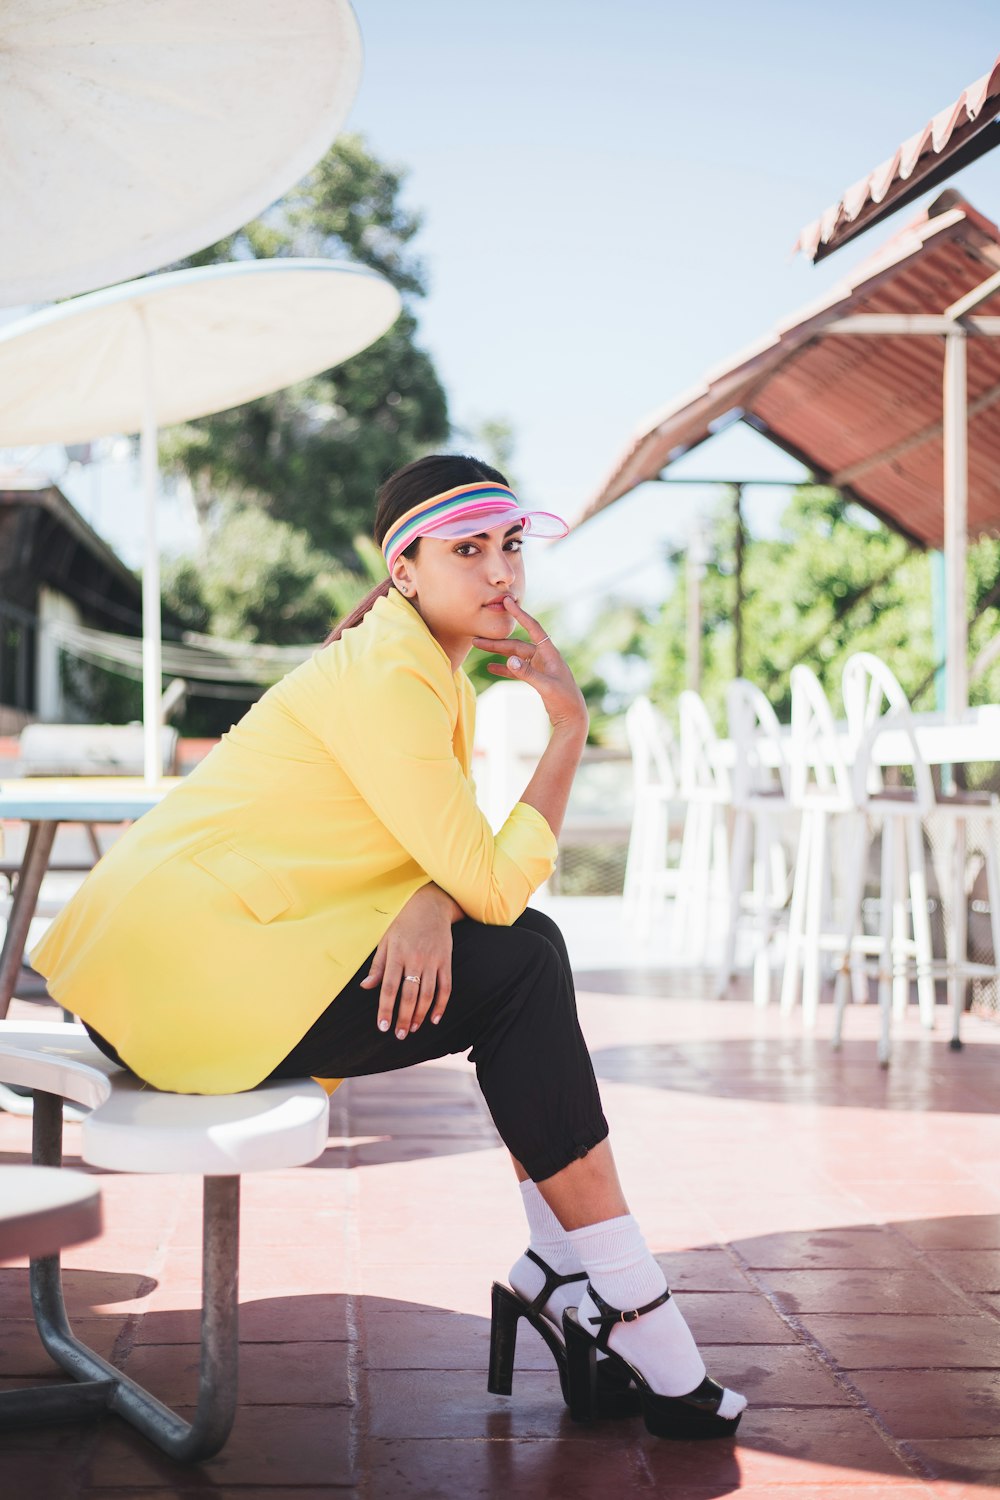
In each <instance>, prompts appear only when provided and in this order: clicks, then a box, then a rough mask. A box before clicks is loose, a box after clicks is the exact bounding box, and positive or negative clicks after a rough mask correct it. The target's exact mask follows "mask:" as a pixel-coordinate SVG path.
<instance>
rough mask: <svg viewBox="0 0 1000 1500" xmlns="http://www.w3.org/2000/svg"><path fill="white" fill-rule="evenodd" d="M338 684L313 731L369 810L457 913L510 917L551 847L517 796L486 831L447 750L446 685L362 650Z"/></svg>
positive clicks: (450, 723) (450, 709)
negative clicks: (332, 708) (333, 704)
mask: <svg viewBox="0 0 1000 1500" xmlns="http://www.w3.org/2000/svg"><path fill="white" fill-rule="evenodd" d="M340 687H341V692H340V693H339V694H338V695H337V697H338V701H337V712H336V713H335V714H333V715H331V716H330V719H329V720H328V721H327V722H325V723H324V725H323V727H322V731H321V733H322V737H323V739H324V742H325V744H326V745H327V748H328V749H329V750H330V751H331V753H332V754H333V755H334V756H335V757H336V759H337V760H338V761H339V762H340V764H341V766H342V767H343V769H344V771H345V772H346V774H347V775H348V776H349V777H350V779H351V781H352V782H353V783H354V786H355V787H356V788H357V790H358V792H359V793H360V795H361V796H362V797H363V798H364V799H365V801H366V802H367V803H368V805H369V807H371V809H372V811H373V813H374V814H375V816H376V817H377V818H378V819H379V820H380V822H382V823H383V824H384V825H385V827H386V828H388V829H389V831H390V833H392V835H393V837H394V838H396V839H397V840H398V841H399V843H400V844H401V845H402V847H403V848H404V849H405V850H406V851H407V853H408V854H409V855H410V856H411V858H412V859H414V860H415V861H416V863H417V864H418V865H419V866H420V868H421V869H422V870H425V871H426V873H427V874H428V875H429V876H430V878H431V880H433V881H434V882H435V883H436V884H437V885H439V886H440V887H441V888H442V890H445V891H447V892H448V894H449V895H450V896H453V897H454V899H455V900H456V901H457V902H458V904H459V905H460V906H461V908H462V910H463V911H464V912H465V913H466V915H467V916H469V917H472V918H473V919H474V920H475V921H478V922H487V923H491V924H493V925H496V926H508V925H509V924H510V923H512V922H514V921H516V920H517V918H518V917H519V916H520V915H521V913H522V912H523V911H524V908H525V906H526V905H527V903H528V898H529V897H530V896H531V894H532V892H533V891H535V890H536V889H537V888H538V886H540V885H541V884H542V882H543V881H545V880H547V879H548V877H549V876H550V875H551V873H552V870H553V867H554V865H555V860H556V853H557V850H558V845H557V843H556V840H555V837H554V835H553V833H552V830H551V829H550V827H549V825H548V823H547V822H546V821H545V819H544V818H543V817H542V815H541V813H540V812H538V811H537V810H536V809H535V808H533V807H528V806H527V804H526V803H523V802H519V803H518V804H517V806H516V807H515V808H514V809H513V811H512V812H511V814H510V816H509V818H508V819H507V821H506V822H505V823H504V825H503V827H502V828H501V829H500V831H499V832H498V833H497V834H496V835H494V833H493V831H492V829H491V828H490V825H489V823H488V822H487V821H486V818H485V817H484V816H483V814H482V812H481V811H480V809H479V806H478V805H477V803H476V797H475V789H474V787H473V785H472V782H471V780H470V779H469V777H468V776H467V775H466V773H465V770H464V768H463V766H462V765H461V763H460V761H459V760H458V757H457V756H456V754H455V751H454V742H453V732H454V725H455V712H456V707H457V705H456V702H455V685H454V683H453V682H452V681H450V680H448V681H445V680H444V676H443V674H441V680H440V681H438V680H437V674H435V673H434V672H433V671H431V670H424V669H423V668H422V665H421V664H420V663H419V662H415V663H414V662H406V663H403V662H400V661H399V660H398V658H397V659H396V660H394V661H393V662H391V664H379V663H376V662H373V661H372V660H371V659H370V658H368V659H367V660H366V661H365V662H364V663H360V662H359V663H358V664H357V665H356V667H355V669H354V670H353V671H351V672H350V673H348V674H345V677H343V678H341V682H340Z"/></svg>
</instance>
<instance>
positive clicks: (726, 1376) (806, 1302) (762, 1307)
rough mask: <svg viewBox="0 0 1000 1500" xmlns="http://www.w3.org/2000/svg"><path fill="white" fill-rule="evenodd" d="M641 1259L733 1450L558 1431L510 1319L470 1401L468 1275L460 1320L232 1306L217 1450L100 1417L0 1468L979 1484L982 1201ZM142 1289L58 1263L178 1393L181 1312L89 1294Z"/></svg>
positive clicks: (989, 1465)
mask: <svg viewBox="0 0 1000 1500" xmlns="http://www.w3.org/2000/svg"><path fill="white" fill-rule="evenodd" d="M276 1253H277V1252H276ZM660 1259H661V1261H662V1263H663V1265H664V1268H665V1270H666V1272H667V1275H668V1278H669V1279H670V1281H671V1284H672V1285H673V1286H674V1288H675V1290H676V1291H677V1292H678V1295H679V1298H681V1299H682V1306H683V1308H684V1310H685V1312H686V1314H687V1316H688V1319H689V1321H690V1322H691V1324H692V1327H693V1328H694V1330H695V1333H696V1335H697V1337H698V1338H699V1342H700V1343H701V1345H702V1347H703V1349H704V1350H705V1353H706V1357H707V1360H708V1362H709V1367H710V1368H711V1369H712V1370H713V1372H714V1373H715V1374H716V1375H717V1376H718V1377H719V1378H721V1379H723V1380H725V1381H727V1382H729V1383H731V1384H733V1385H734V1386H736V1387H737V1388H739V1389H743V1390H745V1391H746V1393H747V1395H748V1396H749V1398H750V1401H751V1409H750V1411H749V1412H748V1414H747V1416H746V1418H745V1419H744V1422H743V1425H742V1427H741V1430H740V1432H739V1435H738V1439H737V1442H736V1443H735V1445H734V1444H733V1443H732V1442H718V1443H690V1444H684V1443H682V1444H677V1443H667V1442H660V1441H657V1440H656V1439H653V1438H651V1437H650V1436H649V1435H648V1434H647V1433H646V1432H645V1429H644V1427H643V1425H642V1422H641V1420H640V1419H638V1418H631V1419H627V1420H624V1421H618V1422H613V1423H612V1422H604V1423H601V1424H598V1425H597V1426H595V1427H593V1428H584V1427H579V1426H577V1425H576V1424H574V1423H572V1422H571V1421H570V1420H569V1417H568V1415H567V1413H566V1410H565V1407H564V1406H563V1403H562V1399H561V1396H560V1390H559V1382H558V1379H557V1378H556V1375H555V1371H554V1368H553V1366H552V1363H551V1360H550V1356H549V1354H548V1352H547V1350H546V1348H545V1346H544V1345H543V1344H542V1342H541V1341H540V1340H539V1339H538V1337H537V1335H535V1334H534V1332H533V1331H532V1330H531V1329H530V1328H528V1327H527V1326H526V1325H524V1324H522V1325H520V1327H521V1332H520V1338H519V1344H518V1358H517V1367H516V1373H515V1382H514V1391H513V1395H512V1396H511V1397H509V1398H503V1397H493V1396H490V1395H488V1394H487V1392H486V1379H485V1372H486V1366H487V1359H488V1349H489V1321H488V1317H487V1315H486V1308H487V1305H488V1297H489V1280H490V1270H491V1269H492V1268H484V1275H483V1295H482V1304H483V1314H482V1315H481V1316H475V1315H470V1314H463V1313H457V1312H454V1311H451V1310H449V1309H448V1308H446V1307H442V1306H433V1305H428V1304H426V1303H418V1302H413V1301H406V1300H402V1299H397V1298H391V1297H385V1296H378V1295H374V1294H367V1295H363V1296H358V1297H351V1298H348V1297H345V1296H338V1295H332V1294H331V1295H329V1296H323V1295H311V1296H301V1297H289V1296H273V1297H264V1298H260V1299H253V1300H248V1301H246V1302H245V1303H244V1306H243V1308H242V1310H241V1344H242V1352H241V1397H240V1402H241V1405H240V1413H239V1416H238V1418H237V1422H236V1426H235V1428H234V1431H233V1434H232V1436H231V1438H230V1441H229V1443H228V1444H227V1446H226V1448H225V1449H224V1450H223V1453H222V1454H221V1455H219V1456H218V1457H217V1458H216V1459H213V1460H211V1461H210V1462H209V1463H207V1464H205V1465H202V1466H200V1467H198V1468H196V1469H190V1468H182V1467H180V1466H178V1465H176V1464H174V1463H172V1462H170V1461H168V1460H167V1459H165V1458H163V1457H162V1456H161V1455H159V1454H158V1453H156V1452H155V1450H153V1449H152V1448H150V1447H149V1445H148V1444H146V1443H145V1442H144V1441H143V1440H142V1439H140V1438H138V1437H137V1436H136V1435H135V1434H134V1433H132V1432H130V1431H129V1430H128V1429H127V1428H126V1427H125V1426H124V1425H123V1424H122V1423H120V1422H119V1420H118V1419H117V1418H115V1417H109V1418H106V1419H104V1420H103V1421H102V1422H101V1423H100V1424H97V1425H96V1426H94V1427H92V1428H88V1429H85V1428H82V1427H80V1426H66V1427H60V1428H51V1429H47V1430H45V1429H33V1430H32V1429H26V1430H24V1431H22V1432H19V1433H15V1434H4V1435H2V1436H0V1468H2V1469H3V1472H4V1475H5V1478H6V1477H9V1478H10V1480H11V1481H13V1479H14V1478H15V1477H20V1478H22V1479H23V1480H24V1482H27V1481H28V1480H29V1479H32V1480H33V1481H34V1483H33V1489H32V1492H33V1493H44V1494H45V1495H46V1500H62V1497H63V1496H66V1497H69V1496H73V1497H86V1496H88V1495H89V1494H91V1493H92V1492H93V1493H94V1494H95V1495H96V1493H97V1492H100V1493H101V1494H103V1493H104V1492H105V1491H110V1490H112V1489H116V1490H122V1489H123V1488H124V1489H129V1487H134V1488H135V1489H140V1488H141V1489H147V1488H148V1489H151V1490H157V1489H159V1490H160V1492H161V1493H163V1492H165V1491H166V1490H167V1489H168V1488H169V1492H170V1493H171V1494H181V1493H184V1494H202V1493H209V1492H211V1491H213V1490H219V1489H221V1488H223V1487H224V1488H225V1491H226V1493H227V1494H232V1493H233V1492H234V1490H235V1489H242V1488H243V1487H250V1488H253V1489H254V1491H255V1492H258V1491H260V1492H261V1493H266V1491H267V1489H268V1488H269V1487H274V1488H275V1489H277V1488H279V1487H286V1488H287V1487H289V1486H303V1487H305V1486H310V1487H315V1488H316V1490H317V1492H322V1493H327V1492H328V1487H331V1486H332V1487H334V1488H337V1487H339V1486H348V1487H353V1486H357V1487H358V1489H359V1490H360V1492H361V1493H363V1494H364V1495H365V1496H367V1497H369V1500H383V1497H384V1500H390V1497H391V1500H405V1497H413V1500H416V1497H418V1496H421V1497H430V1496H434V1497H438V1500H447V1497H452V1496H454V1497H455V1500H459V1497H461V1500H469V1497H474V1496H483V1497H496V1496H500V1495H503V1494H507V1493H510V1494H516V1495H518V1496H525V1497H539V1500H541V1497H548V1496H557V1495H558V1496H561V1495H573V1496H574V1497H575V1496H577V1495H579V1496H581V1497H597V1496H598V1495H601V1496H604V1495H607V1494H608V1493H612V1494H614V1493H619V1494H620V1493H623V1492H627V1493H628V1494H630V1495H631V1494H633V1493H634V1494H647V1493H648V1494H655V1493H660V1494H671V1495H679V1494H683V1495H684V1496H685V1497H692V1500H713V1497H721V1496H724V1495H728V1494H731V1493H733V1492H734V1491H736V1490H738V1489H749V1490H750V1491H751V1492H752V1493H753V1494H754V1495H755V1496H760V1495H764V1494H769V1493H771V1492H772V1487H774V1486H784V1485H794V1484H798V1485H800V1486H803V1489H802V1491H801V1493H805V1488H806V1487H808V1488H809V1492H810V1493H811V1492H812V1490H811V1487H812V1486H813V1485H826V1486H833V1485H838V1486H840V1488H838V1489H837V1490H836V1491H835V1493H836V1494H837V1495H838V1497H839V1496H841V1495H846V1494H847V1493H848V1491H849V1490H851V1489H852V1488H853V1486H854V1485H857V1487H858V1489H859V1491H860V1490H862V1489H865V1490H866V1491H867V1492H868V1493H869V1494H874V1490H872V1489H871V1488H870V1487H871V1486H872V1485H878V1484H880V1483H882V1484H886V1485H892V1486H894V1485H896V1484H898V1483H899V1482H900V1481H901V1480H906V1479H910V1480H916V1481H920V1480H925V1481H930V1480H934V1479H947V1480H957V1481H961V1482H964V1483H965V1484H967V1485H971V1486H977V1487H978V1486H980V1485H982V1486H989V1485H996V1484H997V1483H998V1482H1000V1438H998V1437H997V1436H996V1410H997V1401H998V1397H1000V1340H998V1339H997V1337H996V1333H997V1320H996V1316H995V1312H994V1308H995V1306H996V1304H997V1298H998V1296H1000V1216H997V1215H977V1216H966V1217H964V1218H938V1219H920V1220H907V1221H900V1222H897V1223H893V1224H888V1225H873V1224H857V1225H851V1226H849V1227H846V1228H845V1227H841V1228H834V1229H816V1230H811V1231H805V1232H797V1233H789V1234H771V1235H763V1236H757V1237H753V1238H748V1239H743V1240H740V1241H736V1242H733V1243H731V1244H726V1245H702V1246H696V1247H692V1248H691V1249H688V1250H682V1251H678V1252H673V1253H670V1254H666V1255H663V1256H661V1257H660ZM377 1274H378V1273H377ZM387 1274H391V1273H387ZM404 1274H405V1267H403V1266H401V1267H400V1269H399V1277H400V1279H402V1277H403V1276H404ZM26 1280H27V1273H26V1272H25V1271H23V1270H8V1271H5V1272H3V1273H2V1274H0V1296H2V1300H0V1310H2V1312H3V1314H4V1326H5V1336H4V1340H3V1342H2V1345H0V1386H7V1387H9V1386H11V1385H13V1384H17V1383H20V1381H22V1380H34V1381H44V1380H45V1378H46V1377H45V1371H46V1369H50V1368H51V1367H50V1366H49V1365H48V1362H47V1358H46V1356H45V1355H44V1354H43V1353H42V1352H41V1350H40V1349H39V1348H38V1346H37V1344H36V1343H35V1342H34V1340H33V1329H32V1325H31V1322H30V1313H29V1307H28V1299H27V1286H26ZM164 1283H165V1284H169V1272H168V1274H167V1275H166V1276H165V1277H164ZM154 1287H155V1282H153V1281H152V1280H151V1279H150V1278H137V1277H130V1276H128V1275H123V1274H121V1273H116V1274H110V1273H107V1274H106V1273H101V1272H96V1271H94V1272H70V1273H67V1292H68V1302H69V1305H70V1309H71V1313H72V1315H73V1317H74V1318H75V1319H76V1320H77V1321H78V1322H79V1324H80V1325H81V1331H83V1328H84V1325H86V1334H87V1337H88V1339H89V1340H90V1341H91V1342H92V1343H94V1344H95V1345H96V1347H98V1348H99V1349H102V1351H103V1350H104V1349H106V1350H107V1352H108V1353H109V1354H112V1353H113V1355H114V1357H115V1358H116V1359H124V1361H125V1367H126V1368H127V1369H128V1371H129V1373H130V1374H132V1375H134V1376H135V1377H136V1378H137V1379H139V1380H141V1381H142V1382H143V1383H144V1384H146V1385H148V1386H149V1387H150V1388H151V1389H152V1390H154V1391H155V1393H156V1394H157V1395H159V1396H160V1397H161V1398H162V1399H164V1400H165V1401H167V1402H169V1403H170V1404H172V1405H177V1406H179V1407H183V1404H184V1403H185V1402H188V1403H190V1401H191V1399H192V1395H193V1392H194V1389H195V1382H196V1378H197V1350H196V1340H197V1336H198V1328H197V1315H196V1313H195V1312H194V1310H193V1309H187V1310H171V1311H167V1310H163V1311H159V1310H153V1311H150V1312H148V1313H146V1314H145V1315H140V1316H138V1317H133V1318H131V1319H126V1318H125V1317H123V1315H122V1313H121V1312H116V1311H114V1310H112V1311H106V1309H108V1308H111V1309H114V1308H115V1307H116V1306H118V1305H120V1304H122V1303H125V1302H127V1301H130V1300H131V1299H133V1298H136V1297H141V1296H145V1295H148V1294H149V1292H150V1291H152V1289H153V1288H154ZM991 1299H992V1300H991ZM53 1378H54V1377H53ZM852 1476H853V1477H852ZM623 1487H624V1490H623ZM130 1492H131V1490H130ZM795 1493H799V1491H795ZM830 1493H834V1491H830Z"/></svg>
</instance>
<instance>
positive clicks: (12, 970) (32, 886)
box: [0, 821, 59, 1020]
mask: <svg viewBox="0 0 1000 1500" xmlns="http://www.w3.org/2000/svg"><path fill="white" fill-rule="evenodd" d="M58 827H59V824H58V822H48V821H46V822H38V823H31V824H29V832H28V845H27V848H26V849H25V851H24V859H23V860H22V861H21V870H20V873H19V875H18V877H17V887H16V889H15V891H14V900H13V902H12V903H11V908H10V916H9V917H8V918H7V931H6V933H5V934H4V940H3V948H2V949H0V1020H2V1019H3V1018H4V1016H5V1015H6V1014H7V1009H8V1007H9V1005H10V1002H11V997H12V996H13V994H14V986H15V985H16V984H17V976H18V975H19V974H20V972H21V960H22V958H23V957H24V949H25V944H26V943H27V941H28V928H29V927H30V926H31V919H32V917H33V916H34V915H35V907H36V906H37V905H38V892H39V891H40V890H41V886H42V881H43V879H44V878H45V872H46V870H47V869H48V867H49V859H50V858H51V855H52V845H53V843H54V842H55V837H56V829H57V828H58Z"/></svg>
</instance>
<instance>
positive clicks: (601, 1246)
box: [566, 1214, 746, 1417]
mask: <svg viewBox="0 0 1000 1500" xmlns="http://www.w3.org/2000/svg"><path fill="white" fill-rule="evenodd" d="M566 1237H567V1239H568V1240H569V1241H570V1243H571V1245H572V1246H573V1249H574V1250H575V1251H576V1253H577V1254H578V1255H579V1257H580V1259H581V1261H582V1262H583V1264H584V1266H585V1267H586V1270H587V1275H588V1276H589V1277H590V1282H591V1285H592V1286H593V1288H594V1290H595V1292H597V1294H598V1296H599V1297H603V1299H604V1301H605V1302H607V1303H609V1304H610V1305H611V1306H612V1307H617V1308H620V1309H622V1310H623V1311H626V1310H628V1309H631V1308H637V1307H644V1306H645V1305H646V1303H647V1302H652V1301H653V1300H654V1299H655V1298H656V1297H659V1296H660V1294H661V1293H662V1292H664V1291H666V1287H667V1283H666V1278H665V1277H664V1275H663V1272H662V1271H661V1270H660V1267H659V1266H658V1265H657V1264H656V1261H655V1260H654V1259H653V1257H652V1256H651V1255H650V1253H649V1250H648V1248H647V1246H646V1241H645V1240H644V1239H643V1237H642V1233H641V1231H640V1229H639V1226H638V1224H637V1223H636V1221H635V1220H634V1219H633V1217H632V1215H631V1214H624V1215H622V1217H621V1218H618V1219H606V1220H605V1221H604V1222H603V1223H601V1224H588V1225H587V1226H586V1227H585V1228H584V1229H572V1230H570V1231H569V1233H568V1234H567V1236H566ZM577 1316H578V1318H579V1319H580V1322H581V1324H582V1325H583V1327H584V1328H585V1329H586V1330H587V1331H588V1333H594V1334H596V1333H597V1331H598V1328H599V1326H600V1325H599V1324H597V1323H590V1322H588V1319H589V1318H597V1317H599V1316H600V1314H599V1311H598V1308H597V1306H596V1304H595V1303H594V1302H593V1301H592V1300H591V1298H590V1296H589V1295H587V1294H585V1295H584V1296H583V1297H582V1298H581V1299H580V1304H579V1310H578V1313H577ZM608 1345H609V1347H610V1348H611V1349H613V1350H614V1351H615V1352H616V1353H618V1354H620V1355H621V1356H622V1357H623V1358H624V1359H627V1360H628V1361H629V1363H630V1364H632V1365H634V1366H635V1368H636V1369H637V1370H638V1371H639V1372H640V1374H642V1375H643V1376H645V1379H646V1381H647V1383H648V1384H649V1386H650V1388H651V1389H652V1390H654V1391H656V1392H657V1394H659V1395H661V1396H686V1395H687V1394H688V1393H689V1392H690V1391H693V1390H695V1389H696V1388H697V1387H698V1386H699V1385H700V1384H701V1382H702V1380H704V1378H705V1363H704V1361H703V1359H702V1357H701V1355H700V1354H699V1353H698V1346H697V1344H696V1343H695V1341H694V1339H693V1337H692V1336H691V1330H690V1329H689V1328H688V1326H687V1324H686V1323H685V1321H684V1316H683V1314H682V1313H681V1311H680V1308H679V1307H678V1306H677V1304H676V1302H675V1301H674V1299H673V1297H671V1298H670V1299H669V1300H668V1301H667V1302H663V1303H661V1304H660V1306H659V1307H657V1308H654V1309H653V1311H652V1312H649V1313H646V1314H644V1316H643V1317H641V1318H638V1319H637V1320H636V1321H635V1322H634V1323H617V1324H616V1325H615V1327H614V1328H613V1329H612V1330H611V1335H610V1337H609V1339H608ZM745 1406H746V1398H745V1397H744V1396H740V1395H738V1394H737V1393H736V1392H735V1391H726V1393H725V1395H724V1397H723V1399H722V1403H721V1405H720V1407H719V1415H720V1416H721V1417H735V1416H737V1415H738V1414H739V1413H740V1412H741V1411H742V1410H743V1408H744V1407H745Z"/></svg>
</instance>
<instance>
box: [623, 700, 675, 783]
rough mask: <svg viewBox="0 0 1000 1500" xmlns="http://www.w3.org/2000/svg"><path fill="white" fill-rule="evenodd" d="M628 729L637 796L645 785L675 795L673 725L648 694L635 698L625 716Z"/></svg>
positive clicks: (626, 730)
mask: <svg viewBox="0 0 1000 1500" xmlns="http://www.w3.org/2000/svg"><path fill="white" fill-rule="evenodd" d="M625 732H626V734H627V735H628V743H629V749H630V751H631V752H632V780H633V785H634V788H635V793H636V796H637V797H638V796H639V795H640V793H641V792H643V791H644V790H645V788H646V787H649V786H655V787H659V788H662V789H663V795H664V796H666V797H668V798H669V797H676V795H677V787H678V775H677V766H676V745H675V742H674V737H673V734H672V732H671V729H670V725H669V724H668V723H667V721H666V719H665V718H664V717H663V715H662V714H661V713H660V711H659V710H658V709H657V708H655V707H654V706H653V704H652V703H651V702H650V701H649V699H648V698H647V697H645V696H644V695H641V696H640V697H638V698H635V699H633V701H632V702H631V703H630V705H629V708H628V712H627V713H626V715H625Z"/></svg>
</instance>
